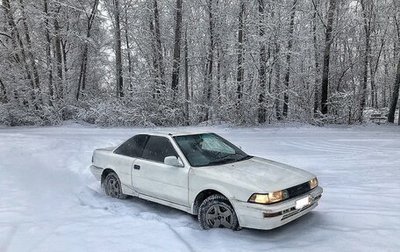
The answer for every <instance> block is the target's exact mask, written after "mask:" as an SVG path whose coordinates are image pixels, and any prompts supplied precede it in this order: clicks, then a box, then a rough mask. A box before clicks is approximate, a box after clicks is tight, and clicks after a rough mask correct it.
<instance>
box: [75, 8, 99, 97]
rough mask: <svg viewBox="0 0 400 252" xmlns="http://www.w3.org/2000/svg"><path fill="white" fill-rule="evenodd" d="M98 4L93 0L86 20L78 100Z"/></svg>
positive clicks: (84, 78) (84, 77)
mask: <svg viewBox="0 0 400 252" xmlns="http://www.w3.org/2000/svg"><path fill="white" fill-rule="evenodd" d="M98 4H99V0H94V3H93V7H92V10H91V12H90V15H89V16H88V20H87V29H86V40H85V43H84V46H83V47H84V48H83V52H82V61H81V68H80V73H79V80H78V89H77V92H76V100H79V95H80V93H81V89H82V90H85V88H86V69H87V61H88V52H89V45H88V43H89V39H90V31H91V29H92V25H93V21H94V18H95V17H96V12H97V6H98Z"/></svg>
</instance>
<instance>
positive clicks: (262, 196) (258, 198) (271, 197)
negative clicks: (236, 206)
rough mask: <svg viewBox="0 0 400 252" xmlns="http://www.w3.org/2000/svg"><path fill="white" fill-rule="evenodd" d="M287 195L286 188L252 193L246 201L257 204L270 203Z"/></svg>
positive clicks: (285, 197) (283, 198)
mask: <svg viewBox="0 0 400 252" xmlns="http://www.w3.org/2000/svg"><path fill="white" fill-rule="evenodd" d="M288 197H289V193H288V192H287V191H286V190H282V191H277V192H271V193H254V194H253V195H251V196H250V198H249V200H248V202H250V203H258V204H271V203H276V202H279V201H282V200H285V199H287V198H288Z"/></svg>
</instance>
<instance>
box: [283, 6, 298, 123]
mask: <svg viewBox="0 0 400 252" xmlns="http://www.w3.org/2000/svg"><path fill="white" fill-rule="evenodd" d="M296 5H297V0H294V1H293V4H292V9H291V11H290V23H289V39H288V46H287V54H286V73H285V91H284V93H283V110H282V115H283V116H284V117H287V114H288V103H289V81H290V58H291V56H292V47H293V30H294V17H295V15H296Z"/></svg>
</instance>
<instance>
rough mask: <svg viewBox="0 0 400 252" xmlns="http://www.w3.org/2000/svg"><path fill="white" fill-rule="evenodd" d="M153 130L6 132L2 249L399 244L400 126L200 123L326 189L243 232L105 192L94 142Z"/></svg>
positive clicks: (0, 175)
mask: <svg viewBox="0 0 400 252" xmlns="http://www.w3.org/2000/svg"><path fill="white" fill-rule="evenodd" d="M194 129H196V128H185V129H184V130H194ZM146 130H149V129H136V128H135V129H120V128H119V129H99V128H89V127H79V126H74V125H69V126H64V127H51V128H9V129H0V251H1V252H6V251H10V252H11V251H51V252H55V251H147V252H148V251H206V250H207V251H210V250H211V251H400V127H397V126H368V127H352V128H336V127H335V128H316V127H310V126H301V127H289V128H276V127H272V128H226V127H212V128H201V130H211V131H215V132H217V133H219V134H221V135H222V136H224V137H225V138H227V139H229V140H231V141H232V142H233V143H235V144H237V145H240V146H241V147H242V148H243V150H245V151H246V152H248V153H249V154H252V155H258V156H262V157H265V158H270V159H274V160H277V161H281V162H285V163H289V164H291V165H294V166H298V167H300V168H303V169H306V170H308V171H311V172H313V173H315V174H316V175H317V176H318V177H319V180H320V184H321V185H322V187H324V190H325V191H324V194H323V197H322V199H321V201H320V205H319V206H318V207H317V208H316V209H315V210H313V211H312V212H311V213H310V214H308V215H306V216H304V217H302V218H300V219H298V220H297V221H295V222H292V223H290V224H288V225H286V226H283V227H281V228H278V229H275V230H271V231H257V230H246V229H245V230H242V231H239V232H233V231H230V230H224V229H218V230H210V231H203V230H200V228H199V226H198V223H197V220H196V218H194V217H192V216H191V215H189V214H186V213H184V212H180V211H178V210H174V209H171V208H168V207H164V206H161V205H158V204H155V203H149V202H146V201H143V200H140V199H136V198H131V199H128V200H115V199H111V198H108V197H106V196H105V195H104V194H103V193H102V192H101V190H100V186H99V184H98V183H97V181H95V179H94V177H93V176H92V175H91V174H90V172H89V170H88V167H89V165H90V162H91V154H92V151H93V149H95V148H98V147H105V146H110V145H115V144H117V143H119V142H120V141H122V140H124V139H126V138H128V137H130V136H132V135H134V134H135V133H137V132H143V131H146ZM151 130H160V129H151ZM163 130H168V129H163ZM175 130H176V129H174V131H175ZM255 176H257V174H255Z"/></svg>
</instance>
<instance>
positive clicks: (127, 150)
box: [113, 134, 149, 188]
mask: <svg viewBox="0 0 400 252" xmlns="http://www.w3.org/2000/svg"><path fill="white" fill-rule="evenodd" d="M148 138H149V136H148V135H143V134H140V135H136V136H134V137H132V138H130V139H128V140H127V141H125V142H124V143H122V144H121V145H120V146H119V147H118V148H117V149H115V150H114V154H117V155H118V158H115V159H114V164H113V165H114V167H115V170H116V172H117V174H118V177H119V179H120V181H121V184H123V185H125V186H128V187H130V188H133V185H132V176H131V173H132V166H133V161H134V160H135V159H136V158H138V157H141V156H142V153H143V150H144V147H145V145H146V142H147V139H148Z"/></svg>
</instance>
